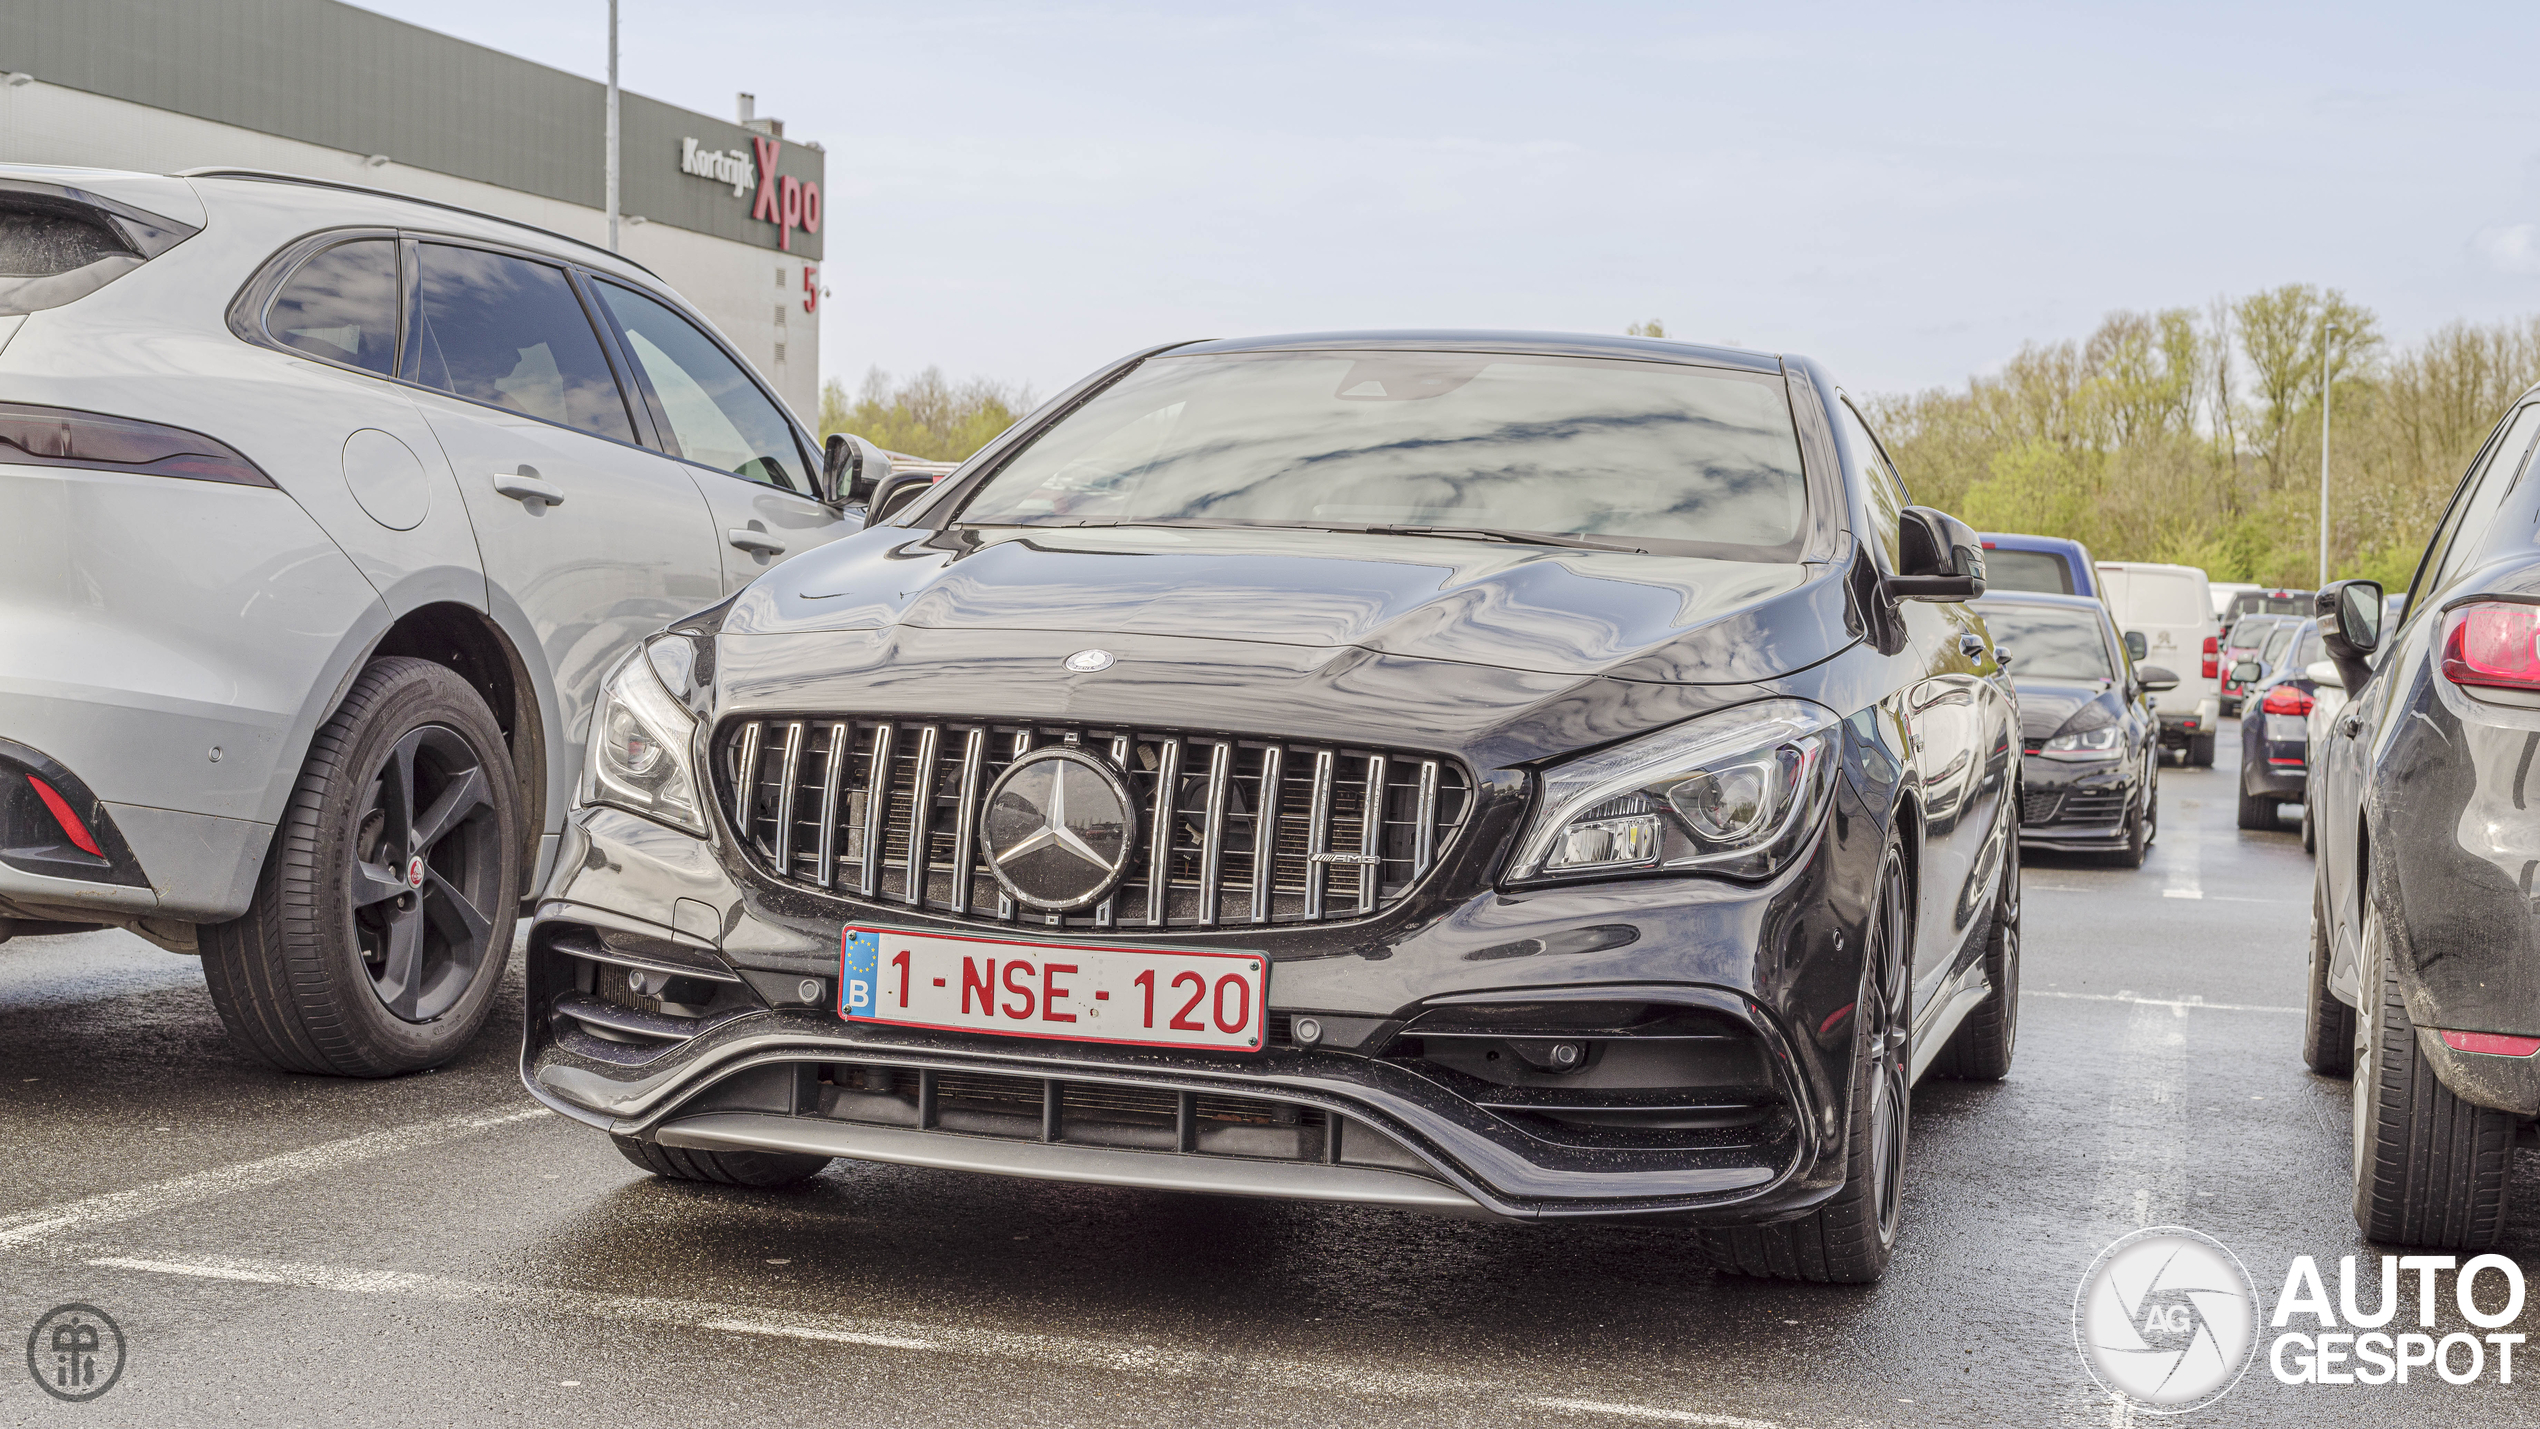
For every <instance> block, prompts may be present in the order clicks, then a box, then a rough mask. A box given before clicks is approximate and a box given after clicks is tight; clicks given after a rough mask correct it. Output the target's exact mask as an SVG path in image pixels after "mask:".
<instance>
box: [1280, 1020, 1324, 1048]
mask: <svg viewBox="0 0 2540 1429" xmlns="http://www.w3.org/2000/svg"><path fill="white" fill-rule="evenodd" d="M1288 1035H1290V1036H1292V1037H1294V1038H1295V1039H1296V1045H1298V1046H1300V1047H1311V1046H1313V1045H1314V1044H1315V1043H1317V1042H1320V1041H1322V1040H1323V1024H1322V1023H1321V1022H1320V1021H1318V1020H1316V1019H1314V1018H1311V1017H1300V1018H1298V1019H1297V1020H1296V1023H1295V1025H1294V1026H1291V1027H1290V1028H1289V1029H1288Z"/></svg>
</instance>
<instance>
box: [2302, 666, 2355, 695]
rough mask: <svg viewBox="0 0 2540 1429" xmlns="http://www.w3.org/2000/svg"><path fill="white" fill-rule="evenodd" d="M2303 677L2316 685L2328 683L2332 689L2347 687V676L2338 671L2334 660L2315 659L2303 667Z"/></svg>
mask: <svg viewBox="0 0 2540 1429" xmlns="http://www.w3.org/2000/svg"><path fill="white" fill-rule="evenodd" d="M2302 677H2303V678H2304V679H2306V680H2309V681H2310V682H2311V683H2312V684H2314V685H2326V686H2328V687H2329V688H2330V689H2332V690H2342V689H2344V688H2346V680H2345V677H2344V676H2342V675H2340V674H2338V673H2337V662H2336V661H2334V660H2313V661H2312V662H2311V663H2309V664H2308V665H2305V666H2303V667H2302Z"/></svg>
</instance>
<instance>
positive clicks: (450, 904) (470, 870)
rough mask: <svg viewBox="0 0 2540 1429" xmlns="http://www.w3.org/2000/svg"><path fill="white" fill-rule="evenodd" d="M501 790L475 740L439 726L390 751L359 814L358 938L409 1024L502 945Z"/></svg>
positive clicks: (367, 963)
mask: <svg viewBox="0 0 2540 1429" xmlns="http://www.w3.org/2000/svg"><path fill="white" fill-rule="evenodd" d="M492 790H493V777H492V775H490V774H489V773H488V772H487V770H486V768H485V765H484V762H483V761H482V760H481V759H479V758H478V757H477V755H476V753H475V751H473V750H471V749H469V748H468V745H467V740H466V739H465V738H464V737H463V736H462V735H460V734H459V732H458V731H456V730H454V729H451V728H449V727H448V726H447V725H438V724H428V725H424V726H422V727H421V728H418V729H414V730H410V731H408V732H407V734H406V736H405V737H404V738H402V739H400V740H398V741H397V743H396V744H395V745H394V746H392V747H391V748H390V749H389V750H388V753H387V757H386V758H384V759H382V760H381V761H380V765H379V768H378V769H377V770H375V771H373V772H372V774H371V776H370V795H369V798H368V800H367V801H366V806H365V807H364V808H362V809H361V810H360V812H359V813H358V814H356V816H355V819H354V824H355V827H354V831H353V847H354V851H355V853H354V857H355V862H354V864H353V866H352V868H351V870H350V871H349V872H350V881H351V890H350V894H349V897H350V901H351V905H352V909H353V938H354V941H355V942H356V943H358V944H359V945H360V947H361V955H362V966H363V967H364V968H365V969H367V970H368V971H369V973H370V985H371V990H372V991H373V992H375V993H377V994H378V995H379V1001H380V1003H381V1005H383V1006H385V1007H386V1008H387V1009H388V1010H389V1012H391V1013H393V1014H395V1015H396V1016H397V1017H399V1018H402V1019H403V1020H405V1021H407V1022H429V1021H431V1020H432V1019H433V1018H436V1017H439V1016H440V1015H442V1014H443V1013H445V1012H448V1011H449V1010H450V1008H451V1006H452V1005H453V1004H455V1003H456V1002H457V1001H458V1000H459V997H460V995H461V994H462V993H464V992H466V991H467V989H468V987H469V986H470V985H471V984H472V983H473V982H474V981H475V979H476V975H477V973H478V971H479V970H481V969H482V968H483V967H484V965H485V960H486V958H487V957H488V956H490V955H491V953H492V948H491V946H490V945H491V942H492V939H493V932H494V923H493V919H492V918H491V917H490V916H489V915H488V914H487V913H486V912H485V911H484V907H485V905H486V904H487V903H489V902H491V901H492V900H493V898H494V897H496V896H497V895H498V894H499V892H500V883H501V877H500V874H499V872H498V870H497V869H496V867H495V865H496V864H497V863H498V862H499V861H500V860H501V859H502V857H503V849H502V845H501V844H500V842H499V838H500V834H501V830H500V829H499V828H498V827H497V825H498V823H499V820H497V819H496V818H495V813H494V798H493V792H492ZM506 951H508V950H506Z"/></svg>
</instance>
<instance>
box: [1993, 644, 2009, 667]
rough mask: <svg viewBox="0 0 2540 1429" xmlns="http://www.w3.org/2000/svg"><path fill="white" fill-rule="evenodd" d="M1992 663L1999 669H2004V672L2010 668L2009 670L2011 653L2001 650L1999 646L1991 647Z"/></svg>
mask: <svg viewBox="0 0 2540 1429" xmlns="http://www.w3.org/2000/svg"><path fill="white" fill-rule="evenodd" d="M1993 663H1994V664H1996V665H1999V666H2001V667H2002V668H2003V669H2005V670H2008V669H2010V668H2011V652H2010V651H2008V650H2005V649H2003V648H2002V647H2001V646H1999V645H1996V646H1994V647H1993Z"/></svg>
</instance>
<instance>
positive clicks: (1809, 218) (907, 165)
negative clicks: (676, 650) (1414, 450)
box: [369, 0, 2540, 394]
mask: <svg viewBox="0 0 2540 1429" xmlns="http://www.w3.org/2000/svg"><path fill="white" fill-rule="evenodd" d="M369 8H372V9H376V10H380V11H383V12H385V13H388V14H392V15H396V16H398V17H400V18H402V19H406V20H410V21H413V22H415V23H418V24H423V25H428V26H431V27H433V28H435V29H439V30H443V31H446V32H448V33H452V34H456V35H459V36H461V37H463V38H466V39H470V40H474V41H476V42H479V43H482V44H487V45H492V46H494V47H496V48H499V49H504V50H508V51H511V52H512V53H515V54H520V55H524V56H527V57H529V58H531V59H535V60H539V61H542V62H544V63H547V64H552V65H556V66H558V67H560V68H563V69H568V70H572V71H574V72H577V73H581V74H586V75H590V76H593V77H595V78H596V77H599V76H601V75H603V74H604V73H605V67H606V49H605V39H604V36H605V16H606V13H607V7H606V3H605V0H570V3H558V0H533V3H530V4H523V3H521V0H371V3H370V5H369ZM622 14H623V19H622V27H623V45H624V58H623V78H624V83H625V85H626V87H627V88H628V89H630V90H634V91H638V92H641V93H644V94H649V95H652V96H654V97H656V98H659V99H664V100H668V101H670V102H672V103H676V104H681V105H685V106H688V107H691V108H695V109H701V110H705V111H708V112H710V113H716V114H728V113H730V112H731V107H732V97H733V94H734V92H735V91H737V90H742V89H748V90H752V91H755V92H756V94H757V95H758V102H759V111H760V112H761V113H762V114H773V115H776V116H778V117H780V118H782V119H783V120H784V121H785V124H786V134H787V136H788V137H789V138H813V139H818V140H820V141H821V142H822V143H823V144H825V145H826V146H827V147H828V151H829V160H828V163H829V183H828V207H827V213H826V215H825V218H826V222H825V224H824V228H825V237H826V238H827V240H828V256H827V260H826V262H827V268H826V278H827V281H828V284H829V286H830V287H831V289H832V291H833V294H834V296H833V297H832V299H831V301H830V305H829V308H828V311H827V314H826V320H825V323H824V326H823V330H822V348H821V352H822V370H823V372H824V373H825V374H826V375H830V376H844V377H846V378H847V379H848V380H849V382H850V385H852V384H853V383H854V381H855V380H856V379H858V378H859V377H860V376H861V374H862V373H863V372H864V370H865V369H866V368H867V367H868V366H872V365H877V364H878V365H880V366H883V367H886V368H889V369H891V370H893V371H895V372H907V371H911V370H914V369H916V368H920V367H924V366H926V365H928V364H930V363H931V364H938V365H940V366H942V367H943V368H944V370H945V371H946V372H947V373H948V374H950V375H952V376H955V377H963V376H968V375H972V374H978V375H984V376H989V377H994V378H1000V379H1005V380H1009V381H1020V382H1029V383H1031V384H1033V385H1034V386H1035V387H1037V388H1038V389H1039V390H1040V391H1041V392H1042V393H1043V394H1047V393H1048V392H1050V391H1051V390H1053V389H1055V388H1057V387H1060V386H1063V385H1065V384H1066V383H1067V382H1069V381H1072V380H1073V379H1074V378H1075V377H1077V376H1079V375H1080V374H1082V373H1083V372H1084V371H1085V370H1086V369H1088V368H1090V367H1093V366H1094V365H1096V364H1098V363H1101V362H1103V361H1105V360H1107V359H1109V358H1111V357H1114V356H1117V355H1119V354H1120V353H1123V352H1125V351H1128V350H1129V349H1132V348H1136V347H1140V346H1144V345H1146V344H1149V343H1154V342H1162V341H1170V340H1173V339H1178V338H1186V337H1209V336H1235V335H1239V334H1247V333H1261V332H1282V331H1298V330H1315V329H1324V328H1340V327H1376V326H1407V325H1420V326H1437V327H1520V328H1546V329H1567V330H1580V331H1593V332H1617V331H1620V330H1621V329H1622V327H1623V325H1624V324H1626V323H1628V322H1631V321H1633V320H1635V319H1642V318H1650V317H1657V318H1663V319H1664V320H1665V321H1666V324H1667V331H1668V333H1669V335H1670V336H1676V337H1691V338H1696V339H1710V340H1732V339H1733V340H1736V341H1739V342H1742V343H1744V344H1747V345H1750V346H1755V347H1762V348H1769V349H1786V350H1791V351H1799V352H1806V353H1809V354H1811V355H1813V356H1816V357H1818V358H1820V359H1822V360H1824V361H1825V362H1827V363H1828V364H1830V365H1831V366H1832V367H1833V369H1834V371H1835V372H1836V373H1837V374H1838V376H1839V377H1841V378H1842V379H1843V380H1844V381H1846V383H1847V384H1848V385H1851V386H1854V387H1856V388H1862V389H1868V390H1873V391H1885V390H1897V389H1903V388H1912V387H1921V386H1929V385H1934V384H1954V383H1956V382H1958V381H1960V380H1963V379H1964V378H1965V377H1966V376H1967V375H1968V374H1969V373H1972V372H1977V371H1982V370H1986V369H1989V368H1992V367H1994V366H1997V365H1998V364H1999V363H2000V362H2001V361H2002V360H2003V359H2004V358H2005V357H2007V356H2008V355H2010V354H2011V353H2012V352H2013V351H2015V350H2016V349H2017V348H2018V346H2019V345H2020V343H2021V342H2022V341H2024V340H2028V339H2055V338H2062V337H2068V336H2078V335H2081V334H2083V333H2085V332H2086V331H2087V330H2088V329H2089V328H2090V327H2091V326H2092V325H2093V324H2094V323H2095V322H2096V321H2097V319H2098V318H2099V317H2100V315H2101V314H2103V313H2105V312H2108V311H2110V310H2112V309H2118V308H2151V307H2163V306H2172V305H2181V304H2188V305H2197V304H2202V303H2204V302H2206V301H2208V300H2209V299H2211V298H2213V297H2215V296H2217V295H2225V294H2235V295H2236V294H2242V293H2246V292H2250V291H2252V290H2255V289H2257V288H2261V287H2266V286H2272V285H2274V284H2277V283H2282V282H2288V281H2304V282H2313V283H2320V284H2326V285H2332V286H2335V287H2340V288H2343V289H2345V290H2346V292H2347V293H2348V294H2349V295H2350V296H2352V297H2354V298H2355V299H2357V300H2359V301H2361V302H2363V303H2365V304H2366V305H2368V306H2370V307H2372V308H2374V309H2376V310H2377V311H2378V312H2379V313H2380V314H2381V316H2382V319H2383V322H2384V325H2385V328H2386V330H2387V331H2388V332H2389V333H2390V334H2391V335H2392V336H2394V337H2397V338H2401V339H2407V338H2412V337H2414V336H2416V335H2418V334H2420V333H2422V332H2424V331H2425V330H2427V329H2429V328H2432V327H2435V326H2438V325H2440V324H2442V323H2444V322H2446V321H2449V320H2451V319H2453V318H2456V317H2467V318H2472V319H2480V320H2491V319H2496V318H2503V317H2518V316H2522V315H2525V314H2530V313H2534V312H2540V63H2535V53H2534V47H2533V43H2532V41H2533V36H2534V34H2535V33H2540V26H2535V24H2534V21H2533V18H2532V16H2533V11H2532V9H2531V7H2530V6H2529V5H2528V4H2527V3H2526V4H2520V5H2515V4H2501V3H2500V4H2491V5H2480V6H2442V5H2435V4H2429V3H2423V2H2422V0H2420V3H2415V4H2409V5H2394V4H2382V5H2375V6H2356V5H2328V4H2312V5H2303V6H2291V5H2286V6H2272V7H2255V6H2249V7H2232V6H2224V5H2218V4H2197V5H2181V6H2175V7H2159V6H2154V5H2148V4H2127V5H2123V6H2117V5H2109V6H2104V7H2099V8H2098V9H2097V11H2096V12H2095V13H2094V12H2091V11H2087V10H2085V9H2084V8H2083V7H2073V6H2046V5H2037V4H2030V5H2020V6H2002V7H1944V6H1940V5H1934V4H1914V5H1894V4H1881V5H1860V6H1848V5H1825V6H1815V7H1805V8H1803V7H1797V6H1780V5H1765V4H1758V3H1751V0H1750V3H1745V4H1739V5H1716V6H1699V5H1687V4H1673V5H1666V4H1649V5H1635V4H1595V3H1582V0H1566V3H1563V4H1559V5H1552V4H1545V3H1534V4H1524V5H1509V4H1494V3H1482V0H1464V3H1454V4H1438V5H1429V4H1391V3H1381V0H1364V3H1359V4H1354V5H1346V6H1284V5H1277V4H1244V5H1225V6H1219V7H1212V6H1209V5H1207V4H1201V3H1188V4H1179V5H1170V6H1142V5H1128V4H1119V5H1065V4H1038V5H1007V4H986V3H966V0H925V2H924V3H908V0H903V2H902V3H897V4H871V3H836V0H827V2H826V3H816V4H814V3H793V0H738V2H737V3H724V4H716V5H699V4H696V3H693V0H689V3H668V0H624V4H623V11H622Z"/></svg>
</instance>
